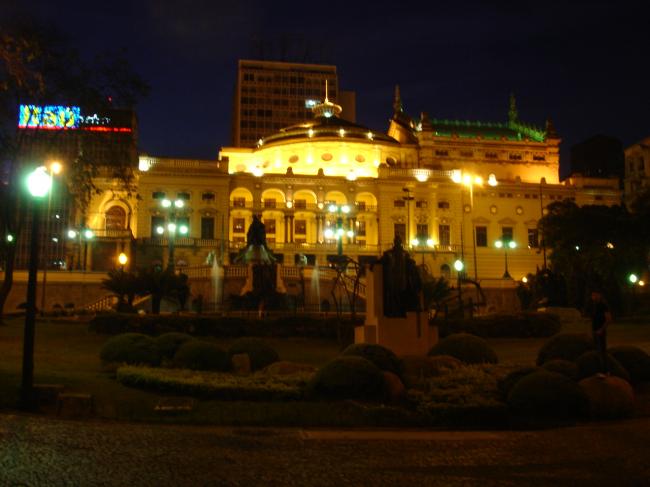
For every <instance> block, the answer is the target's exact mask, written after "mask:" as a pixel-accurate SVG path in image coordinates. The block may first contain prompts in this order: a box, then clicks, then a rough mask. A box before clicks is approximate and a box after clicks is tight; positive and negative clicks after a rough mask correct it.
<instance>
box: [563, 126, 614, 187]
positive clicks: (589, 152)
mask: <svg viewBox="0 0 650 487" xmlns="http://www.w3.org/2000/svg"><path fill="white" fill-rule="evenodd" d="M623 160H624V155H623V145H622V144H621V141H620V140H618V139H617V138H615V137H609V136H607V135H594V136H593V137H590V138H588V139H587V140H583V141H582V142H580V143H578V144H576V145H574V146H573V147H571V174H572V175H573V174H580V175H582V176H584V177H591V178H607V177H614V176H615V177H619V178H622V177H623V172H624V171H623Z"/></svg>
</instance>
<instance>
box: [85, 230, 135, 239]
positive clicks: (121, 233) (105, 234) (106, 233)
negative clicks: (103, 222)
mask: <svg viewBox="0 0 650 487" xmlns="http://www.w3.org/2000/svg"><path fill="white" fill-rule="evenodd" d="M91 230H92V231H93V234H94V235H95V237H97V238H131V237H132V236H133V234H132V233H131V230H108V229H105V228H102V229H94V228H93V229H91Z"/></svg>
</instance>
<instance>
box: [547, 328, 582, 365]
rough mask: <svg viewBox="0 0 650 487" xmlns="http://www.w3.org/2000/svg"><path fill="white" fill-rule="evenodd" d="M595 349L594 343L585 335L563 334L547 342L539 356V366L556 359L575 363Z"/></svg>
mask: <svg viewBox="0 0 650 487" xmlns="http://www.w3.org/2000/svg"><path fill="white" fill-rule="evenodd" d="M593 349H594V341H593V340H592V339H591V337H590V336H589V335H586V334H584V333H562V334H560V335H555V336H554V337H552V338H551V339H550V340H549V341H547V342H546V343H545V344H544V345H543V346H542V348H541V349H540V350H539V353H538V354H537V365H543V364H544V363H545V362H548V361H549V360H554V359H561V360H569V361H570V362H573V361H574V360H575V359H577V358H578V357H579V356H580V355H582V354H583V353H585V352H588V351H589V350H593Z"/></svg>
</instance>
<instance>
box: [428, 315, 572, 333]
mask: <svg viewBox="0 0 650 487" xmlns="http://www.w3.org/2000/svg"><path fill="white" fill-rule="evenodd" d="M436 324H437V325H438V332H439V334H440V336H441V337H445V336H449V335H452V334H455V333H470V334H472V335H476V336H479V337H483V338H529V337H550V336H553V335H555V334H556V333H558V332H559V331H560V329H561V324H560V318H559V317H558V316H557V315H555V314H552V313H536V312H525V313H517V314H494V315H488V316H481V317H477V318H473V319H467V320H449V321H440V322H436Z"/></svg>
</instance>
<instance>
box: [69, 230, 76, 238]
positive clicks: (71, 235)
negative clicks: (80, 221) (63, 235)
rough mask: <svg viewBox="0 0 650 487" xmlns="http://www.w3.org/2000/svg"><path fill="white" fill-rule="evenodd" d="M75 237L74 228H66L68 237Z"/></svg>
mask: <svg viewBox="0 0 650 487" xmlns="http://www.w3.org/2000/svg"><path fill="white" fill-rule="evenodd" d="M76 237H77V232H76V230H68V238H76Z"/></svg>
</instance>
